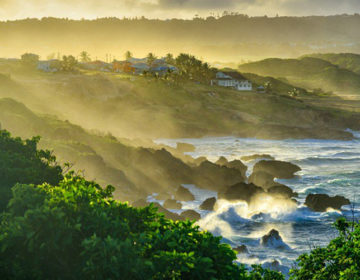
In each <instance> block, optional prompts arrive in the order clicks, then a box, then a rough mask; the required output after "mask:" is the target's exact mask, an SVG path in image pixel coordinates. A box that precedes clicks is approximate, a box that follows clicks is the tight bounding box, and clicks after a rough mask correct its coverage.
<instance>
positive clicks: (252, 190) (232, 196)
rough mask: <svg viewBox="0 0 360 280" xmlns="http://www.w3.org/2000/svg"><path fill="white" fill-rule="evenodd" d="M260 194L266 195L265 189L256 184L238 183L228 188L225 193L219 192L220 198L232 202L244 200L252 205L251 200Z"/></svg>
mask: <svg viewBox="0 0 360 280" xmlns="http://www.w3.org/2000/svg"><path fill="white" fill-rule="evenodd" d="M260 193H264V190H263V188H261V187H258V186H255V185H254V184H246V183H237V184H235V185H232V186H230V187H228V188H227V189H226V190H225V191H224V192H219V194H218V196H219V198H222V199H226V200H229V201H232V200H244V201H246V202H247V203H250V201H251V199H252V198H253V197H254V196H255V195H257V194H260Z"/></svg>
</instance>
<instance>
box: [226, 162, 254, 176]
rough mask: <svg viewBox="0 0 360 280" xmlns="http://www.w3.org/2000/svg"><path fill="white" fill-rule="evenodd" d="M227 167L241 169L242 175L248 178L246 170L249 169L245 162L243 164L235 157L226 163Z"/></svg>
mask: <svg viewBox="0 0 360 280" xmlns="http://www.w3.org/2000/svg"><path fill="white" fill-rule="evenodd" d="M224 165H225V166H226V167H229V168H235V169H237V170H239V171H240V172H241V175H242V176H243V177H244V178H246V171H247V168H248V167H247V166H246V165H245V164H243V163H242V162H241V161H240V160H238V159H235V160H232V161H229V162H227V163H226V164H224Z"/></svg>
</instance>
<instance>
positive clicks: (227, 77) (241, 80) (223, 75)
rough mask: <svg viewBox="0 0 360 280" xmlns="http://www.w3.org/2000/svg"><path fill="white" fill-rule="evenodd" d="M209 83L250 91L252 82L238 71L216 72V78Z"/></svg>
mask: <svg viewBox="0 0 360 280" xmlns="http://www.w3.org/2000/svg"><path fill="white" fill-rule="evenodd" d="M211 85H218V86H221V87H230V88H234V89H236V90H239V91H251V90H252V83H251V82H250V81H249V80H247V79H246V78H245V77H244V76H243V75H241V74H240V73H239V72H235V71H231V72H217V73H216V78H215V79H214V80H211Z"/></svg>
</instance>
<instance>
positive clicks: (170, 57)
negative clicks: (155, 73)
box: [165, 53, 175, 65]
mask: <svg viewBox="0 0 360 280" xmlns="http://www.w3.org/2000/svg"><path fill="white" fill-rule="evenodd" d="M165 61H166V63H167V64H171V65H173V64H174V63H175V59H174V56H173V54H171V53H168V54H167V55H166V57H165Z"/></svg>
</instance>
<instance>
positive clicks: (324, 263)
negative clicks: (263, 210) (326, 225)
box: [290, 218, 360, 280]
mask: <svg viewBox="0 0 360 280" xmlns="http://www.w3.org/2000/svg"><path fill="white" fill-rule="evenodd" d="M335 227H336V228H337V229H338V231H339V236H338V237H337V238H335V239H333V240H332V241H330V243H329V245H328V246H326V247H325V248H315V249H314V250H312V251H311V252H310V253H308V254H303V255H301V256H300V257H299V258H298V260H297V261H298V267H297V268H295V269H292V270H291V271H290V275H291V277H290V279H292V280H308V279H328V280H350V279H353V280H358V279H360V225H359V223H357V222H349V221H347V220H346V219H344V218H340V219H338V220H337V222H336V223H335Z"/></svg>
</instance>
